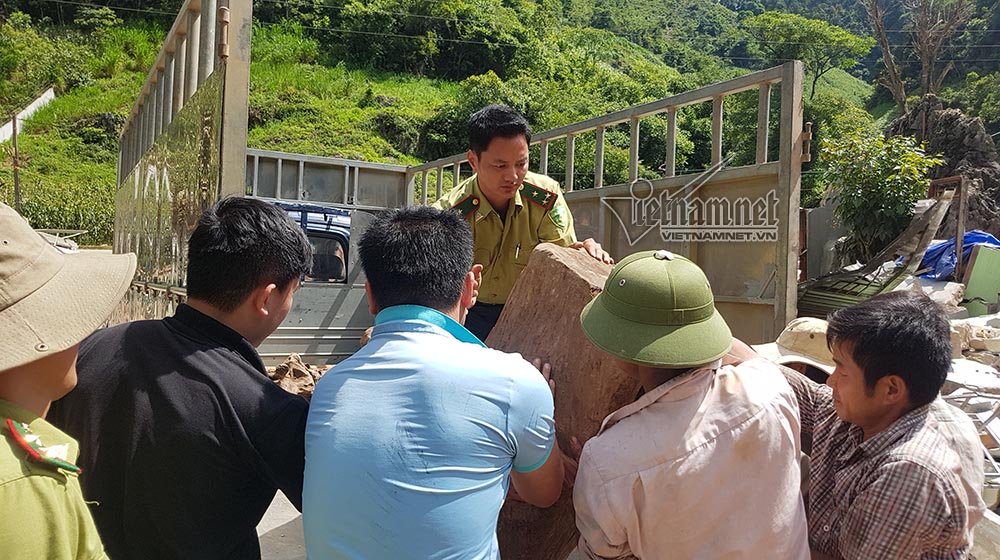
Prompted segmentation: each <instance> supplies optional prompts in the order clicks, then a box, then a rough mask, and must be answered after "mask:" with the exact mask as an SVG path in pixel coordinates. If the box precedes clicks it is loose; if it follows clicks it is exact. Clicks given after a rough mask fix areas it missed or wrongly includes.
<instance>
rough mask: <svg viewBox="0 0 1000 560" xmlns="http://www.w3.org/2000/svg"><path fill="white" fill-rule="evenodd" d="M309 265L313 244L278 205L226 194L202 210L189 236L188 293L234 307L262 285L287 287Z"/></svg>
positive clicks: (226, 308) (228, 308) (223, 306)
mask: <svg viewBox="0 0 1000 560" xmlns="http://www.w3.org/2000/svg"><path fill="white" fill-rule="evenodd" d="M311 268H312V246H311V245H310V244H309V240H308V239H307V238H306V235H305V233H304V232H303V231H302V228H300V227H299V226H298V225H297V224H296V223H295V222H293V221H292V220H291V218H289V217H288V214H286V213H285V211H284V210H282V209H281V208H278V207H277V206H276V205H274V204H271V203H270V202H266V201H263V200H259V199H256V198H246V197H239V196H237V197H229V198H225V199H223V200H220V201H219V202H217V203H216V204H214V205H212V207H210V208H209V209H208V210H205V212H204V213H203V214H202V215H201V218H200V219H199V220H198V225H197V227H195V229H194V232H193V233H192V234H191V238H190V240H189V241H188V268H187V295H188V297H191V298H195V299H200V300H203V301H205V302H208V303H209V304H210V305H212V306H214V307H217V308H218V309H221V310H222V311H232V310H234V309H236V308H237V307H239V305H240V304H241V303H243V301H244V300H246V298H247V297H248V296H249V295H250V293H251V292H253V291H254V290H255V289H257V288H258V287H260V286H263V285H267V284H271V283H273V284H275V285H277V286H278V288H279V289H281V290H285V289H286V288H288V287H289V285H290V283H291V282H292V281H293V280H297V279H298V278H299V277H301V276H302V275H303V274H308V273H309V271H310V269H311Z"/></svg>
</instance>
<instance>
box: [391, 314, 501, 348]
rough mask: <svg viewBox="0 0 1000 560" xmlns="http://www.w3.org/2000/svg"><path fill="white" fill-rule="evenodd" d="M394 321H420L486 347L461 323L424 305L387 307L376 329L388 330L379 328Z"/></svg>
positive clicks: (465, 340)
mask: <svg viewBox="0 0 1000 560" xmlns="http://www.w3.org/2000/svg"><path fill="white" fill-rule="evenodd" d="M394 321H418V322H421V323H427V324H430V325H433V326H435V327H438V328H440V329H442V330H444V331H445V332H446V333H448V334H450V335H451V336H452V337H454V338H455V339H456V340H459V341H461V342H468V343H469V344H476V345H478V346H482V347H483V348H485V347H486V345H485V344H483V342H482V341H481V340H479V338H477V337H476V335H474V334H472V333H471V332H469V330H468V329H466V328H465V327H463V326H462V324H461V323H459V322H458V321H456V320H454V319H452V318H451V317H449V316H447V315H445V314H444V313H441V312H440V311H438V310H436V309H431V308H430V307H424V306H422V305H394V306H392V307H386V308H385V309H383V310H381V311H379V312H378V315H376V316H375V328H376V330H377V331H381V330H388V329H384V328H379V327H380V326H382V325H385V324H386V323H391V322H394ZM372 334H375V331H373V333H372Z"/></svg>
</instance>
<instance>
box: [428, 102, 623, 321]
mask: <svg viewBox="0 0 1000 560" xmlns="http://www.w3.org/2000/svg"><path fill="white" fill-rule="evenodd" d="M530 142H531V129H530V127H529V126H528V122H527V121H526V120H525V119H524V117H522V116H521V115H519V114H518V113H517V112H515V111H514V110H513V109H510V108H509V107H504V106H501V105H490V106H488V107H485V108H483V109H481V110H479V111H477V112H476V113H474V114H473V115H472V116H471V117H470V118H469V146H470V148H469V153H468V156H469V164H470V165H471V166H472V168H473V170H474V171H475V172H476V174H475V175H474V176H472V177H471V178H469V179H467V180H466V181H463V182H462V183H460V184H459V185H458V187H457V188H454V189H452V190H451V191H449V192H448V193H446V194H445V195H444V196H443V197H442V198H441V199H440V200H438V201H437V202H436V203H435V204H434V206H435V207H437V208H440V209H448V208H454V209H455V210H457V211H458V212H460V213H461V214H462V215H463V216H464V217H465V219H466V220H467V221H468V222H469V226H470V227H471V228H472V235H473V240H474V241H473V243H474V254H473V260H474V262H475V263H476V264H481V265H483V273H482V280H481V283H480V285H479V297H478V298H477V303H476V305H475V306H474V307H472V308H471V309H470V310H469V314H468V316H467V318H466V321H465V326H466V328H468V329H469V330H470V331H472V333H473V334H475V335H476V336H478V337H479V338H480V339H481V340H486V337H487V336H488V335H489V333H490V331H491V330H492V329H493V326H494V325H495V324H496V321H497V319H498V318H499V317H500V311H501V310H502V309H503V305H504V303H506V301H507V297H508V296H509V295H510V291H511V289H512V288H513V287H514V282H516V281H517V277H518V275H519V274H521V271H522V270H524V267H525V265H527V264H528V257H529V256H530V255H531V252H532V251H533V250H534V249H535V246H536V245H538V244H539V243H555V244H557V245H561V246H563V247H573V248H579V249H583V250H585V251H586V252H587V253H588V254H590V255H591V256H593V257H594V258H595V259H598V260H601V261H603V262H606V263H609V264H611V263H613V262H614V261H613V260H612V259H611V257H610V256H609V255H608V254H607V253H606V252H605V251H604V250H603V249H601V246H600V244H599V243H597V242H596V241H594V240H593V239H587V240H585V241H583V242H579V241H577V240H576V233H575V232H574V230H573V215H572V214H571V213H570V211H569V206H567V205H566V200H565V199H564V198H563V195H562V192H561V190H560V188H559V183H558V182H556V181H555V180H554V179H551V178H549V177H546V176H545V175H539V174H537V173H532V172H530V171H528V146H529V144H530Z"/></svg>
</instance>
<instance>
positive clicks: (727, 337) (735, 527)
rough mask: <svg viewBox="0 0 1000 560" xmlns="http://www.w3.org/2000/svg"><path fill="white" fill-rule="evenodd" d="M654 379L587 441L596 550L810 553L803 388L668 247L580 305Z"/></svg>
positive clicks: (588, 534) (588, 321) (580, 497)
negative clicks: (748, 356)
mask: <svg viewBox="0 0 1000 560" xmlns="http://www.w3.org/2000/svg"><path fill="white" fill-rule="evenodd" d="M580 320H581V323H582V327H583V331H584V333H586V335H587V337H588V338H589V339H590V341H591V342H592V343H593V344H594V345H595V346H596V347H598V348H599V349H601V350H603V351H604V352H606V353H608V354H611V355H612V356H614V357H615V358H616V361H617V364H618V367H620V368H621V369H622V370H623V371H624V372H626V373H627V374H628V375H630V376H633V377H635V378H637V379H638V380H639V381H640V382H641V383H642V386H643V388H644V389H645V394H643V395H642V396H641V397H640V398H639V399H638V400H636V401H635V402H634V403H632V404H629V405H627V406H625V407H624V408H621V409H619V410H617V411H615V412H614V413H612V414H611V415H610V416H608V417H607V418H606V419H605V420H604V423H603V425H602V426H601V429H600V431H599V432H598V434H597V436H595V437H594V438H593V439H591V440H590V441H588V442H587V444H586V446H585V447H584V449H583V454H582V455H581V457H580V468H579V472H578V474H577V478H576V486H575V490H574V493H573V504H574V506H575V508H576V524H577V528H578V529H579V530H580V544H579V549H580V552H581V553H582V554H583V555H584V556H585V557H587V558H626V557H636V558H667V557H674V558H688V559H693V560H698V559H714V558H746V559H758V558H783V559H792V560H805V559H808V558H809V544H808V534H807V527H806V516H805V510H804V508H803V505H802V498H801V494H800V490H799V479H800V477H799V454H800V450H799V421H798V405H797V402H796V400H795V395H794V393H792V390H791V388H790V387H789V385H788V383H787V382H786V381H785V378H784V376H783V375H782V374H781V371H780V370H779V369H778V366H776V365H774V364H772V363H770V362H768V361H766V360H763V359H752V360H749V361H745V362H742V363H740V364H739V365H735V366H734V365H726V366H723V365H722V362H723V359H724V358H725V357H726V355H727V353H729V352H730V349H731V347H732V345H733V338H732V334H731V332H730V330H729V326H728V325H727V324H726V321H725V320H724V319H723V318H722V316H721V315H719V312H718V311H717V310H716V309H715V303H714V300H713V297H712V289H711V286H709V283H708V279H706V278H705V274H704V273H703V272H702V271H701V269H700V268H698V266H697V265H695V264H694V263H693V262H691V261H689V260H688V259H686V258H684V257H682V256H680V255H675V254H673V253H671V252H669V251H655V252H653V251H647V252H642V253H636V254H633V255H630V256H628V257H626V258H625V259H624V260H623V261H622V262H621V263H619V264H618V265H617V266H616V267H615V268H614V269H613V270H612V271H611V275H610V276H609V277H608V279H607V282H606V283H605V285H604V291H603V292H601V293H600V294H599V295H598V296H597V297H596V298H595V299H594V300H593V301H592V302H591V303H590V304H588V305H587V307H585V308H584V310H583V313H582V314H581V315H580Z"/></svg>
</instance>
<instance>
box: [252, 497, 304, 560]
mask: <svg viewBox="0 0 1000 560" xmlns="http://www.w3.org/2000/svg"><path fill="white" fill-rule="evenodd" d="M257 536H258V537H259V538H260V555H261V558H262V559H263V560H305V557H306V547H305V543H304V538H303V535H302V514H300V513H299V512H298V511H297V510H296V509H295V506H293V505H292V503H291V502H289V501H288V498H286V497H285V495H284V494H282V493H281V492H278V493H277V494H276V495H275V496H274V501H273V502H271V507H270V508H268V510H267V513H265V514H264V519H261V520H260V523H259V524H258V525H257Z"/></svg>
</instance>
